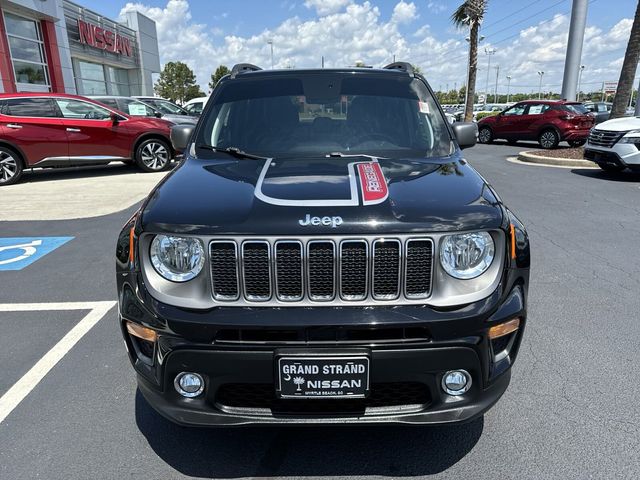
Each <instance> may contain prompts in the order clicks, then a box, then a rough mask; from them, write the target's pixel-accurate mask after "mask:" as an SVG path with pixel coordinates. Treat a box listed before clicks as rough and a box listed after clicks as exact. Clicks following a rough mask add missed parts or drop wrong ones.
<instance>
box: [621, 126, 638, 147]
mask: <svg viewBox="0 0 640 480" xmlns="http://www.w3.org/2000/svg"><path fill="white" fill-rule="evenodd" d="M627 135H637V136H633V137H627ZM618 143H633V144H635V145H636V146H637V145H640V130H631V131H630V132H627V133H625V134H624V137H622V138H621V139H620V140H619V141H618Z"/></svg>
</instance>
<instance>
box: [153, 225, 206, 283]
mask: <svg viewBox="0 0 640 480" xmlns="http://www.w3.org/2000/svg"><path fill="white" fill-rule="evenodd" d="M151 263H152V264H153V268H155V269H156V272H158V273H159V274H160V275H162V276H163V277H164V278H166V279H167V280H171V281H173V282H186V281H188V280H191V279H192V278H195V277H196V275H198V273H200V271H201V270H202V267H203V265H204V248H203V247H202V243H201V242H200V240H198V239H197V238H188V237H173V236H167V235H157V236H156V237H155V238H154V239H153V241H152V242H151Z"/></svg>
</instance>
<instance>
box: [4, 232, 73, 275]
mask: <svg viewBox="0 0 640 480" xmlns="http://www.w3.org/2000/svg"><path fill="white" fill-rule="evenodd" d="M73 238H74V237H14V238H0V271H4V270H22V269H23V268H24V267H27V266H29V265H31V264H32V263H33V262H35V261H36V260H38V259H40V258H42V257H44V256H45V255H46V254H47V253H51V252H52V251H54V250H55V249H56V248H58V247H59V246H61V245H64V244H65V243H67V242H68V241H69V240H72V239H73Z"/></svg>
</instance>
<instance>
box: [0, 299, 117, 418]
mask: <svg viewBox="0 0 640 480" xmlns="http://www.w3.org/2000/svg"><path fill="white" fill-rule="evenodd" d="M115 304H116V302H114V301H109V302H68V303H0V312H34V311H52V310H89V313H88V314H87V315H86V316H85V317H84V318H83V319H82V320H80V321H79V322H78V323H77V324H76V326H75V327H73V328H72V329H71V330H69V332H68V333H67V334H66V335H65V336H64V337H62V339H61V340H60V341H59V342H58V343H56V344H55V345H54V346H53V348H51V350H49V351H48V352H47V353H46V354H45V355H44V356H43V357H42V358H41V359H40V360H38V362H37V363H36V364H35V365H34V366H33V367H31V369H30V370H29V371H28V372H27V373H25V374H24V375H23V376H22V378H21V379H20V380H18V381H17V382H16V383H15V384H13V386H12V387H11V388H10V389H9V390H7V392H6V393H5V394H4V395H3V396H2V397H0V423H2V422H3V421H4V419H5V418H7V416H8V415H9V414H10V413H11V412H12V411H13V409H14V408H16V407H17V406H18V405H19V404H20V402H22V400H24V399H25V397H26V396H27V395H29V393H30V392H31V390H33V389H34V388H35V387H36V385H38V383H40V381H41V380H42V379H43V378H44V377H45V375H46V374H47V373H49V371H50V370H51V369H52V368H53V367H54V366H55V365H56V364H57V363H58V362H59V361H60V360H62V358H64V356H65V355H66V354H67V352H69V350H71V349H72V348H73V346H74V345H75V344H76V343H78V342H79V341H80V339H81V338H82V337H83V336H84V335H85V334H86V333H87V332H88V331H89V330H91V329H92V328H93V327H94V326H95V324H96V323H98V321H99V320H100V319H101V318H102V317H104V316H105V315H106V314H107V312H108V311H109V310H110V309H111V308H112V307H113V306H114V305H115Z"/></svg>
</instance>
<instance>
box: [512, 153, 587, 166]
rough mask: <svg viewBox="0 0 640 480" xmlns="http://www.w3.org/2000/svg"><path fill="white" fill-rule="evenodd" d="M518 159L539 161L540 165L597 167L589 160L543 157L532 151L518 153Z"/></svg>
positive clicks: (527, 161) (528, 161) (532, 161)
mask: <svg viewBox="0 0 640 480" xmlns="http://www.w3.org/2000/svg"><path fill="white" fill-rule="evenodd" d="M518 160H520V161H521V162H526V163H537V164H540V165H551V166H561V167H591V168H593V167H595V166H596V164H595V163H593V162H590V161H588V160H578V159H570V158H554V157H543V156H541V155H533V154H532V153H530V152H520V153H518Z"/></svg>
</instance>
